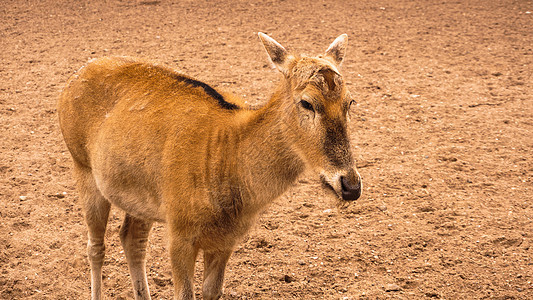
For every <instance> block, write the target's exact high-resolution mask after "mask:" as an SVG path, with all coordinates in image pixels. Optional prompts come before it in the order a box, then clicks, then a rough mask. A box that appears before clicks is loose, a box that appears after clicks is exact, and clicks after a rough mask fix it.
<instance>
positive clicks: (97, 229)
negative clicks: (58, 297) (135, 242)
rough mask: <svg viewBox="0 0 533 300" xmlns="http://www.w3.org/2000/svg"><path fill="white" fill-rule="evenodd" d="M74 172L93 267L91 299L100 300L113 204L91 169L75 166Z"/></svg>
mask: <svg viewBox="0 0 533 300" xmlns="http://www.w3.org/2000/svg"><path fill="white" fill-rule="evenodd" d="M74 170H75V172H74V174H75V176H76V179H77V184H78V191H79V195H80V198H81V200H82V203H83V210H84V213H85V222H86V223H87V229H88V242H87V254H88V257H89V263H90V265H91V299H92V300H100V299H101V298H102V265H103V264H104V256H105V244H104V238H105V231H106V227H107V219H108V217H109V210H110V208H111V204H110V203H109V202H108V201H107V200H106V199H105V198H104V197H103V196H102V194H101V193H100V191H99V190H98V188H97V187H96V183H95V181H94V178H93V176H92V174H91V170H90V169H88V168H85V167H80V166H75V168H74Z"/></svg>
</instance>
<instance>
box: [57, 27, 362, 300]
mask: <svg viewBox="0 0 533 300" xmlns="http://www.w3.org/2000/svg"><path fill="white" fill-rule="evenodd" d="M261 38H262V40H263V43H264V45H265V48H266V50H267V52H268V53H269V55H270V57H271V59H272V61H273V63H274V64H275V65H276V66H277V67H278V69H280V71H282V73H284V72H287V69H286V66H285V65H286V64H290V63H292V64H296V60H295V59H294V58H293V57H292V56H289V55H288V53H286V52H283V51H284V50H285V49H284V48H283V47H281V45H279V44H277V43H276V42H275V41H274V40H272V39H271V38H269V37H267V36H265V35H261ZM336 41H337V40H336ZM337 43H338V42H337ZM334 44H335V42H334ZM334 44H332V46H330V48H332V47H333V48H334V49H333V50H335V51H337V50H339V49H340V48H339V49H337V48H338V47H337V48H335V47H334V46H335V45H334ZM278 46H279V47H281V48H279V47H278ZM340 46H344V44H342V45H340ZM340 46H339V47H340ZM341 48H342V49H340V50H339V51H341V50H343V49H344V48H343V47H341ZM328 50H330V49H328ZM276 51H277V52H276ZM274 52H275V53H274ZM280 54H281V55H284V58H283V57H279V55H280ZM333 54H335V53H333ZM337 54H338V53H337ZM333 58H335V56H334V57H333ZM290 60H292V61H290ZM315 60H316V61H318V62H321V63H323V64H324V65H328V64H330V65H331V68H332V69H334V71H335V72H336V71H337V70H336V64H335V63H334V62H335V61H334V60H333V62H331V61H329V60H325V59H322V60H323V61H320V59H315ZM315 63H316V62H315ZM320 68H322V69H323V68H324V66H321V67H320ZM302 69H305V68H302ZM322 69H319V71H320V70H322ZM316 72H318V71H316ZM316 72H315V73H316ZM325 72H326V73H327V74H325V75H323V76H322V75H320V76H322V77H320V76H318V77H320V78H322V79H320V78H319V80H318V81H320V82H321V84H322V85H323V86H325V87H327V86H329V90H330V91H329V92H331V93H332V94H333V89H335V88H337V91H336V93H337V94H338V95H340V96H337V98H342V99H340V100H339V101H340V102H342V103H341V104H340V105H342V107H343V108H342V109H341V110H342V112H341V113H340V114H339V109H338V108H331V109H330V108H328V106H327V105H322V107H321V108H320V109H321V110H322V111H323V112H322V114H323V115H324V116H325V115H327V114H328V113H329V115H331V116H333V115H334V114H337V115H335V116H336V117H339V116H340V118H341V119H342V113H344V115H345V114H346V111H345V110H346V109H345V107H346V103H345V102H346V99H345V94H346V91H345V90H344V86H343V84H342V83H341V82H340V79H339V78H335V76H337V75H336V74H330V73H328V72H329V71H325ZM332 72H333V71H332ZM307 73H309V72H307ZM308 75H309V74H308ZM339 76H340V75H339ZM285 77H286V80H285V81H284V82H282V84H281V85H280V86H279V87H278V89H277V90H276V92H274V94H273V96H272V98H271V99H270V101H269V102H268V103H267V104H266V105H265V106H263V107H262V108H260V109H257V110H252V109H249V108H246V107H243V104H242V101H241V100H239V99H237V98H235V97H233V96H232V95H228V94H221V93H219V92H217V91H216V90H214V89H212V88H211V87H210V86H208V85H207V84H205V83H202V82H200V81H197V80H195V79H193V78H190V77H187V76H185V75H182V74H179V73H176V72H174V71H172V70H169V69H167V68H164V67H161V66H156V65H152V64H150V63H146V62H142V61H137V60H134V59H131V58H102V59H99V60H96V61H94V62H92V63H91V64H89V65H88V66H87V67H85V68H83V69H82V70H80V71H79V72H78V74H76V75H74V76H73V77H72V78H71V79H70V80H69V82H68V84H67V87H66V88H65V90H64V92H63V93H62V95H61V98H60V101H59V109H58V112H59V118H60V125H61V130H62V132H63V135H64V138H65V142H66V144H67V146H68V148H69V151H70V152H71V154H72V157H73V160H74V171H75V177H76V179H77V183H78V190H79V192H80V198H81V199H82V201H83V208H84V211H85V218H86V221H87V225H88V229H89V230H88V236H89V242H88V254H89V261H90V263H91V278H92V279H91V284H92V285H91V286H92V288H91V291H92V298H93V299H100V297H101V269H102V264H103V258H104V249H105V246H104V233H105V228H106V224H107V218H108V214H109V209H110V205H111V204H113V205H116V206H118V207H119V208H121V209H122V210H124V211H125V212H126V217H125V220H124V224H123V225H122V227H121V232H120V237H121V242H122V245H123V247H124V250H125V254H126V258H127V260H128V266H129V269H130V273H131V279H132V283H133V286H134V290H135V297H136V299H149V298H150V294H149V289H148V285H147V279H146V274H145V273H146V272H145V248H146V243H147V239H148V235H149V232H150V228H151V226H152V223H153V222H165V223H167V226H168V233H169V245H170V247H169V248H170V257H171V265H172V273H173V281H174V288H175V298H176V299H193V298H194V294H193V292H192V291H193V288H192V277H193V273H194V264H195V260H196V256H197V253H198V251H199V250H200V249H201V250H203V252H204V261H205V263H204V265H205V273H204V284H203V296H204V298H205V299H217V298H219V297H220V295H221V291H222V283H223V276H224V269H225V266H226V263H227V261H228V259H229V256H230V255H231V253H232V251H233V248H234V246H235V244H236V243H237V242H238V240H239V238H241V237H242V236H243V235H244V234H245V233H246V231H247V230H248V228H250V226H251V224H252V222H253V220H254V219H255V218H256V216H257V215H258V214H259V213H260V212H261V211H262V210H263V209H264V208H265V207H266V205H267V204H268V203H270V202H271V201H272V200H273V199H275V198H277V197H278V196H279V195H281V194H282V193H283V192H284V191H285V190H286V189H287V188H288V187H289V186H290V185H291V184H292V183H294V181H295V180H296V179H297V177H298V176H299V175H300V174H301V173H302V172H304V170H306V169H309V168H312V169H316V170H318V171H319V172H321V174H322V176H323V178H324V181H325V183H326V184H327V185H328V186H330V188H331V189H332V190H334V191H335V192H336V194H337V195H338V196H339V198H345V200H354V199H355V198H357V197H359V194H360V190H361V185H360V179H359V176H358V174H357V172H356V171H354V169H353V161H352V158H351V152H350V149H349V147H348V146H349V143H348V140H347V135H346V132H345V129H346V124H345V123H342V122H341V121H342V120H341V121H339V120H337V121H338V122H337V121H336V122H337V124H336V126H341V127H342V126H344V129H343V128H340V129H339V128H330V129H328V130H326V133H323V134H322V135H321V136H322V138H323V139H328V136H331V135H335V138H338V139H344V140H343V141H340V143H341V144H342V145H341V144H339V145H337V144H338V143H337V142H335V143H337V144H332V145H329V146H324V145H322V147H321V149H313V147H312V145H310V144H309V140H310V137H309V136H306V135H305V134H304V135H302V131H301V128H302V126H303V125H305V124H306V122H307V123H309V118H311V117H312V116H311V113H312V115H313V116H314V117H313V119H315V121H316V119H318V117H317V116H316V115H318V114H319V113H320V112H319V111H318V110H319V109H318V106H317V111H316V112H315V111H314V109H313V111H311V110H310V109H309V107H307V106H306V108H302V107H301V105H303V104H300V102H297V101H296V100H293V99H294V97H295V96H294V86H295V85H298V83H299V81H298V80H301V79H299V78H296V77H295V78H291V77H288V76H287V75H285ZM316 85H317V87H309V89H310V91H308V92H307V93H308V94H313V93H322V92H321V91H320V88H319V84H316ZM336 85H340V86H336ZM304 89H306V88H305V87H304ZM326 89H328V88H326ZM322 94H323V93H322ZM324 95H326V94H324ZM326 96H327V95H326ZM326 96H324V97H323V98H326ZM330 98H331V97H330ZM298 99H299V98H298ZM328 109H330V110H331V111H330V112H328V111H327V110H328ZM329 115H328V116H329ZM339 122H340V123H339ZM302 124H303V125H302ZM307 125H308V126H310V124H307ZM311 125H312V124H311ZM330 125H331V124H330ZM327 126H329V125H327ZM327 126H326V127H327ZM327 132H329V133H327ZM332 140H333V139H332ZM314 143H316V142H314ZM328 155H329V157H328ZM328 162H329V164H331V163H330V162H333V165H334V166H333V167H332V168H330V169H331V170H334V171H333V173H335V172H337V174H333V173H332V172H331V170H328V169H327V168H326V167H328V166H326V167H324V164H328ZM335 170H336V171H335ZM328 172H329V173H328ZM339 172H340V173H342V174H344V175H342V174H341V175H339V174H338V173H339ZM332 174H333V175H332ZM328 176H329V178H328ZM339 176H340V177H339ZM335 180H336V181H337V183H334V182H333V183H332V181H335ZM339 181H340V183H338V182H339Z"/></svg>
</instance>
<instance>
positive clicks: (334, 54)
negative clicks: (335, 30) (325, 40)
mask: <svg viewBox="0 0 533 300" xmlns="http://www.w3.org/2000/svg"><path fill="white" fill-rule="evenodd" d="M347 44H348V35H347V34H341V35H340V36H339V37H338V38H336V39H335V40H334V41H333V43H331V45H329V47H328V50H326V57H328V58H330V59H331V60H332V61H333V62H335V63H336V64H337V66H340V65H341V64H342V61H343V60H344V55H345V54H346V45H347Z"/></svg>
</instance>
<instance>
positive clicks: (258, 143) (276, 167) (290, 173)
mask: <svg viewBox="0 0 533 300" xmlns="http://www.w3.org/2000/svg"><path fill="white" fill-rule="evenodd" d="M286 97H287V93H286V92H284V91H283V89H279V90H278V91H277V92H276V93H274V95H273V96H272V98H271V99H270V101H269V102H268V103H267V104H266V105H265V106H264V107H262V108H261V109H259V110H256V111H249V112H247V114H248V115H246V116H245V117H244V118H243V119H244V120H245V121H244V122H243V124H242V125H241V126H240V128H239V129H238V134H239V135H240V137H241V141H240V143H239V147H238V157H239V162H238V166H239V167H238V170H239V174H240V177H241V180H242V182H243V183H244V186H245V189H246V191H247V193H249V195H250V201H255V202H257V203H255V204H254V207H258V208H260V207H264V206H265V205H267V204H268V203H270V202H271V201H272V200H274V199H275V198H277V197H278V196H280V195H281V194H282V193H283V192H284V191H286V190H287V188H288V187H289V186H290V185H291V184H293V183H294V182H295V181H296V179H297V178H298V176H299V175H300V174H301V173H302V172H303V171H304V169H305V165H304V162H303V161H302V159H301V158H300V157H299V155H298V152H297V151H296V150H295V149H296V148H295V146H294V145H295V140H296V137H294V136H293V135H294V134H293V133H292V131H291V128H294V124H291V122H293V121H291V120H292V119H291V118H290V108H288V107H284V106H286V102H287V101H283V100H285V99H284V98H286Z"/></svg>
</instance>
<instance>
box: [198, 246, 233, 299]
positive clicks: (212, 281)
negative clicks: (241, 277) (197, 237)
mask: <svg viewBox="0 0 533 300" xmlns="http://www.w3.org/2000/svg"><path fill="white" fill-rule="evenodd" d="M232 252H233V251H232V250H226V251H205V252H204V285H203V288H202V293H203V298H204V299H206V300H216V299H218V298H220V297H221V296H222V285H223V283H224V271H225V270H226V264H227V263H228V260H229V257H230V256H231V253H232Z"/></svg>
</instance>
